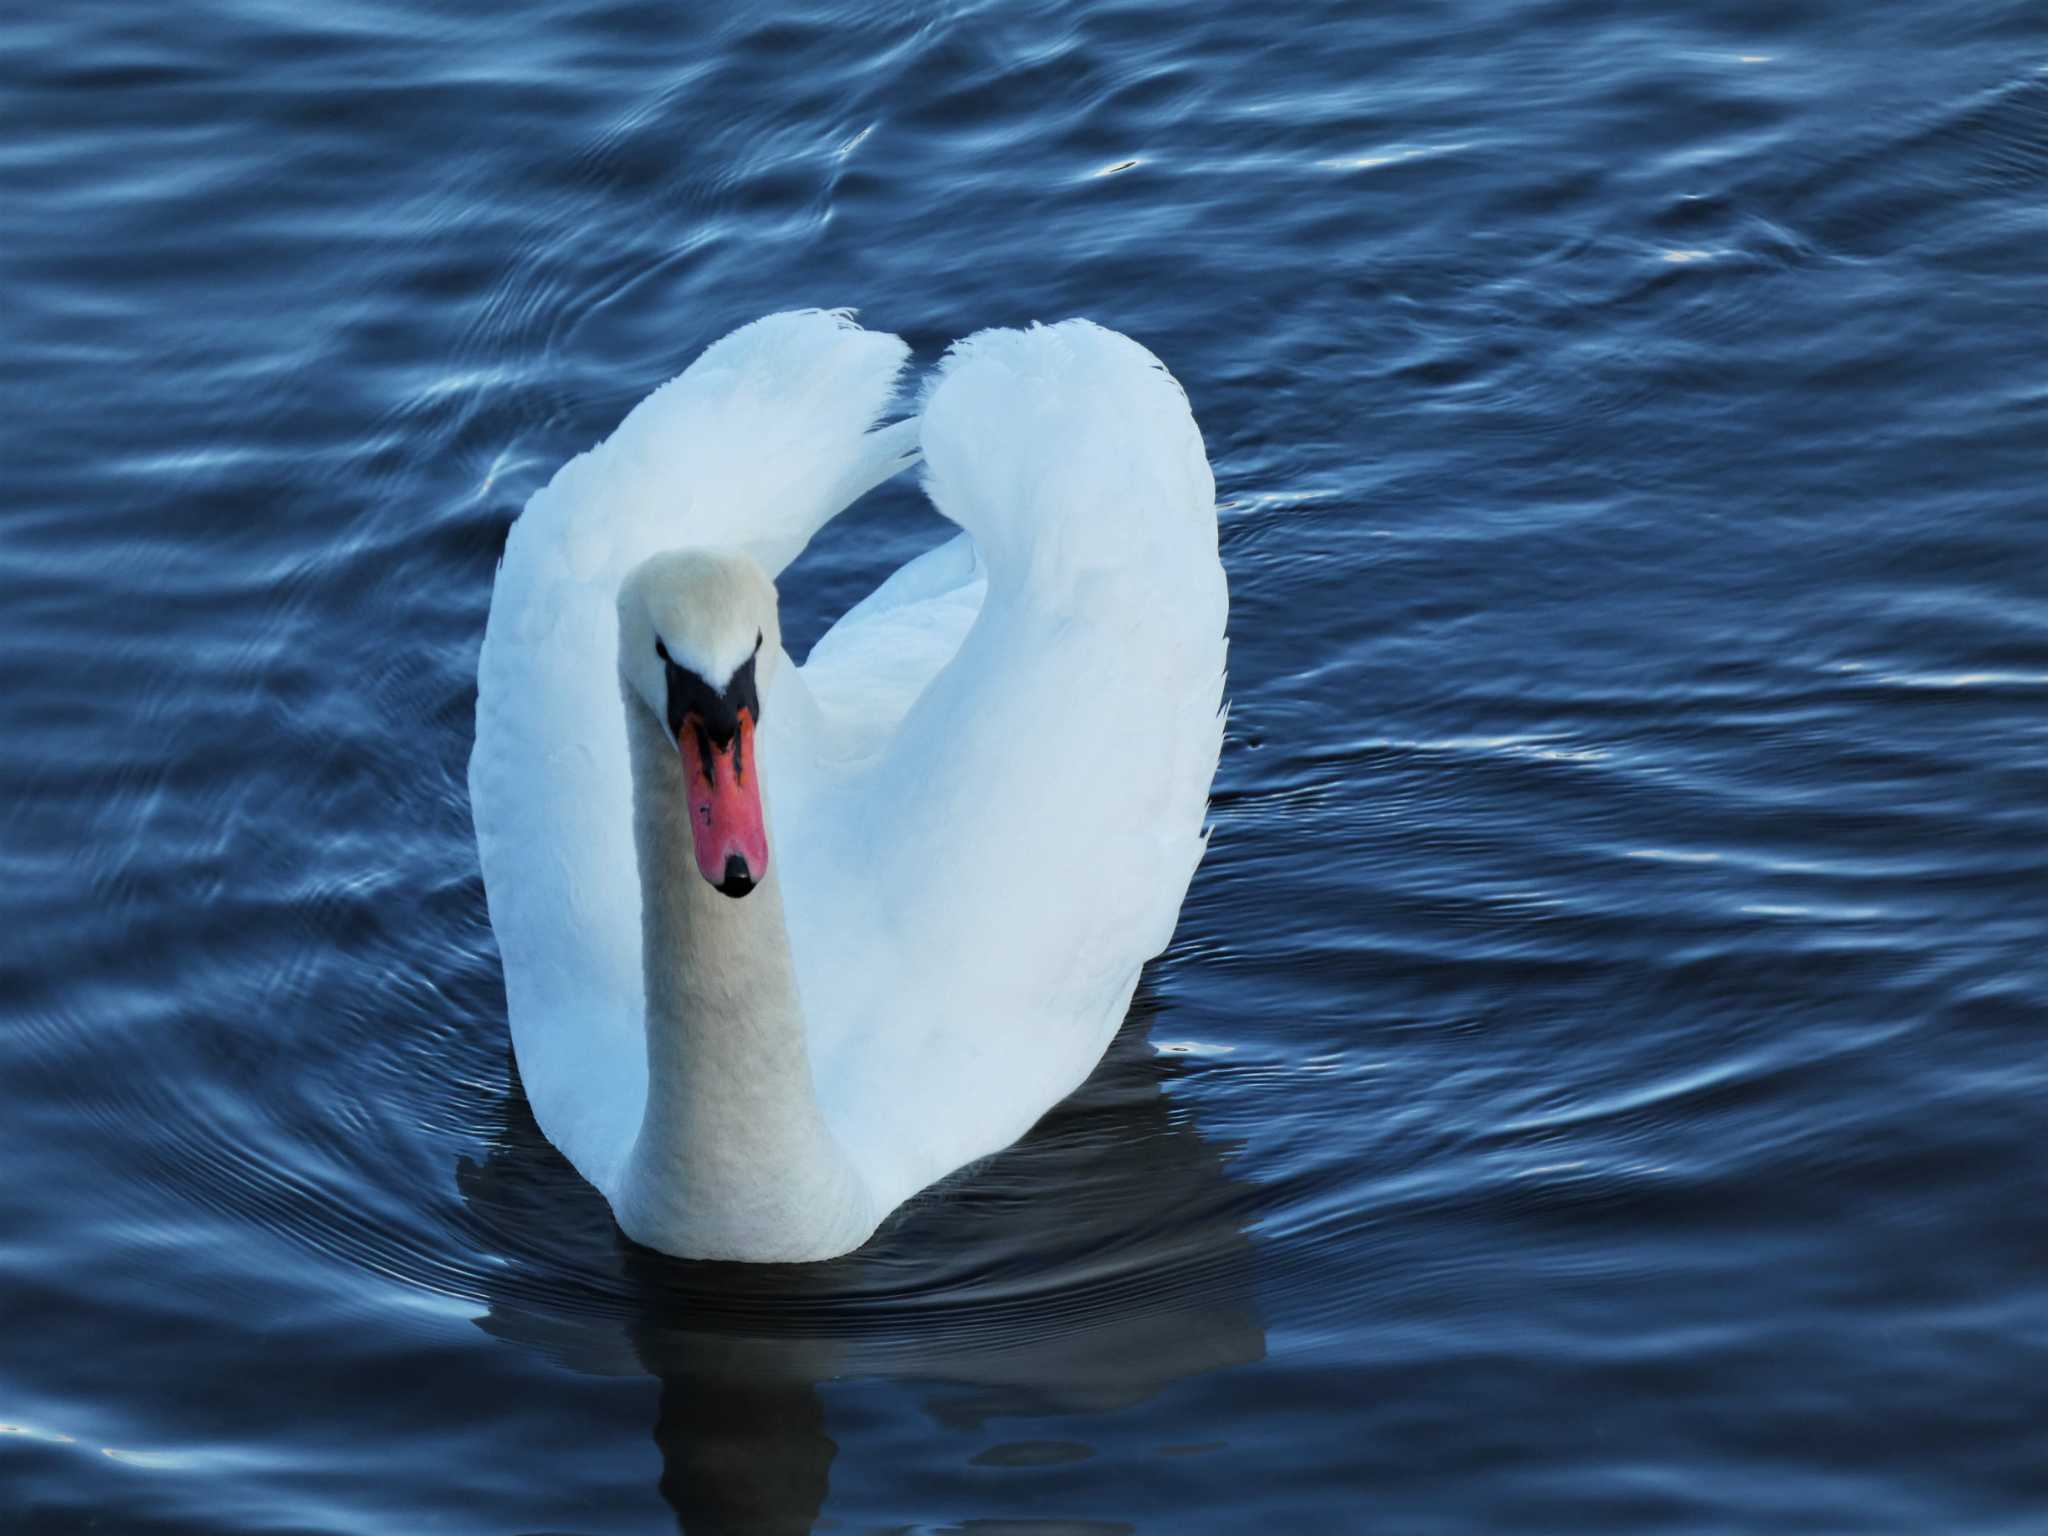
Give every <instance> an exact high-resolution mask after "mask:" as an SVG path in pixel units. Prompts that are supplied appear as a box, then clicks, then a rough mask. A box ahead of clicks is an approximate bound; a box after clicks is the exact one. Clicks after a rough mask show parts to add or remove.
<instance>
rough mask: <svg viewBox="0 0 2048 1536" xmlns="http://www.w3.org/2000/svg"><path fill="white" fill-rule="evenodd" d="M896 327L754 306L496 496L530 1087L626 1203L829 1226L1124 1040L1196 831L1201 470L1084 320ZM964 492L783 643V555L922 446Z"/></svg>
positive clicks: (1153, 372)
mask: <svg viewBox="0 0 2048 1536" xmlns="http://www.w3.org/2000/svg"><path fill="white" fill-rule="evenodd" d="M907 354H908V349H907V348H906V347H905V346H904V344H903V343H902V342H901V341H899V340H898V339H897V338H895V337H893V336H888V335H883V334H879V333H876V332H870V331H866V330H863V329H862V328H860V327H859V326H858V325H856V324H855V323H854V322H853V320H852V318H851V316H850V315H847V314H841V313H827V312H819V311H807V312H803V313H796V314H782V315H771V316H769V317H768V318H766V319H764V320H759V321H756V322H754V323H753V324H752V325H749V326H746V327H743V328H742V329H740V330H738V331H736V332H734V333H733V334H732V335H730V336H727V337H726V338H725V339H724V340H722V341H720V342H718V343H717V344H715V345H714V346H712V347H711V348H709V349H708V350H707V351H706V352H705V353H704V354H703V356H701V357H700V358H699V359H698V360H697V361H696V363H694V364H693V365H692V366H691V367H690V368H689V369H688V370H687V371H685V372H684V373H683V374H682V375H681V376H680V377H678V378H676V379H674V380H672V381H671V382H670V383H668V384H666V385H664V386H663V387H662V388H661V389H659V390H657V391H655V393H654V394H652V395H651V396H649V397H648V398H647V399H646V400H644V401H642V402H641V403H640V405H638V406H637V407H636V408H635V409H634V410H633V411H632V412H631V413H630V414H629V415H628V416H627V417H626V419H625V421H624V422H623V423H621V425H620V426H619V428H618V430H617V431H615V432H614V433H613V434H612V436H611V437H610V438H608V439H607V440H606V441H605V442H603V443H601V444H599V445H598V446H597V447H596V448H594V449H592V450H591V451H590V452H588V453H585V454H582V455H580V456H579V457H577V458H575V459H573V460H571V461H570V462H569V463H568V464H566V465H564V466H563V467H562V469H561V470H560V471H559V472H558V473H557V474H556V475H555V477H554V479H553V480H552V481H551V482H550V483H549V484H548V485H547V486H546V487H545V488H543V489H542V490H541V491H540V492H538V493H537V494H536V495H535V496H534V497H533V499H532V500H531V501H530V502H529V503H528V504H527V507H526V510H525V512H524V513H523V514H522V515H521V516H520V517H519V519H518V520H517V521H516V522H515V523H514V525H513V527H512V530H511V532H510V534H509V535H508V537H507V540H506V546H505V554H504V558H503V560H502V562H501V563H500V566H499V570H498V575H497V581H496V585H495V588H494V590H493V593H492V598H491V612H490V619H489V622H488V625H487V627H486V631H485V635H484V642H483V649H482V653H481V655H480V657H479V660H478V666H477V685H478V688H477V717H476V745H475V749H474V751H473V752H472V754H471V757H470V765H469V780H470V797H471V802H472V806H473V810H474V815H475V820H476V831H477V843H478V848H479V852H480V856H481V861H482V866H483V874H484V884H485V890H486V894H487V899H488V902H489V906H490V916H491V924H492V927H493V929H494V930H495V931H496V934H497V938H498V945H499V950H500V953H501V956H502V959H503V964H504V970H505V992H506V1003H507V1008H508V1011H509V1013H510V1018H511V1027H512V1039H513V1046H514V1049H515V1051H516V1052H517V1055H518V1059H519V1067H520V1073H521V1076H522V1077H523V1079H524V1081H525V1086H526V1092H527V1096H528V1098H529V1100H530V1101H531V1103H532V1106H533V1111H534V1115H535V1118H536V1119H537V1120H538V1121H539V1123H540V1126H541V1128H542V1130H544V1131H545V1132H546V1133H547V1135H548V1138H549V1139H550V1140H551V1141H553V1142H554V1143H555V1145H556V1146H558V1147H559V1148H560V1149H561V1150H562V1152H563V1153H564V1154H565V1155H566V1156H567V1157H568V1158H569V1160H570V1161H571V1162H572V1163H573V1164H575V1166H576V1168H577V1169H578V1171H579V1172H581V1173H582V1174H583V1176H584V1177H585V1178H587V1179H588V1180H589V1181H590V1182H591V1183H592V1184H594V1185H595V1186H596V1187H597V1188H598V1189H599V1190H600V1191H602V1192H603V1194H604V1195H605V1197H606V1198H607V1200H609V1201H610V1203H611V1206H612V1210H613V1213H614V1214H615V1215H616V1216H617V1218H618V1221H619V1225H620V1226H621V1227H622V1228H623V1229H624V1231H625V1232H626V1234H627V1235H628V1236H630V1237H632V1238H633V1239H635V1240H636V1241H638V1242H641V1243H644V1244H647V1245H648V1246H651V1247H654V1248H659V1249H662V1250H665V1251H667V1252H670V1253H675V1254H680V1255H685V1256H689V1257H696V1258H722V1259H741V1260H750V1261H770V1260H811V1259H823V1258H830V1257H833V1256H836V1255H838V1254H842V1253H846V1252H849V1251H851V1250H853V1249H854V1248H857V1247H859V1246H860V1245H861V1244H862V1243H863V1242H865V1241H866V1240H867V1238H868V1237H869V1236H870V1235H871V1234H872V1233H873V1232H874V1230H875V1228H876V1226H877V1225H878V1224H879V1223H880V1222H881V1220H882V1219H883V1218H884V1217H885V1216H887V1215H888V1214H889V1212H890V1211H891V1210H893V1209H894V1208H895V1207H896V1206H897V1205H899V1204H901V1203H902V1202H903V1201H904V1200H905V1199H907V1198H908V1197H909V1196H911V1195H912V1194H915V1193H916V1192H917V1191H918V1190H920V1189H922V1188H923V1187H925V1186H926V1185H927V1184H930V1183H932V1182H933V1181H934V1180H937V1179H939V1178H942V1177H943V1176H944V1175H946V1174H947V1173H949V1172H951V1171H952V1170H954V1169H956V1168H958V1167H960V1166H961V1165H962V1164H965V1163H968V1162H971V1161H973V1160H974V1159H976V1158H979V1157H982V1156H985V1155H987V1154H989V1153H991V1152H995V1151H997V1150H999V1149H1000V1148H1002V1147H1004V1146H1006V1145H1008V1144H1009V1143H1010V1142H1012V1141H1014V1140H1016V1139H1017V1138H1018V1137H1019V1136H1021V1135H1022V1134H1023V1133H1024V1132H1025V1131H1026V1130H1028V1129H1029V1128H1030V1127H1031V1125H1032V1123H1033V1122H1034V1121H1036V1120H1037V1119H1038V1118H1039V1116H1040V1115H1041V1114H1042V1113H1044V1111H1045V1110H1047V1109H1048V1108H1050V1107H1051V1106H1052V1105H1053V1104H1054V1103H1056V1102H1057V1101H1058V1100H1060V1099H1061V1098H1063V1097H1064V1096H1065V1095H1066V1094H1068V1093H1069V1092H1071V1091H1072V1090H1073V1089H1074V1088H1075V1087H1076V1086H1078V1085H1079V1084H1080V1082H1081V1081H1082V1080H1083V1079H1084V1078H1085V1077H1086V1076H1087V1075H1088V1073H1089V1072H1090V1070H1091V1069H1092V1068H1093V1067H1094V1065H1095V1063H1096V1061H1097V1060H1098V1059H1099V1058H1100V1057H1101V1055H1102V1053H1103V1051H1104V1049H1105V1048H1106V1047H1107V1045H1108V1043H1109V1041H1110V1039H1111V1037H1112V1036H1113V1035H1114V1034H1115V1032H1116V1028H1117V1024H1118V1022H1119V1020H1120V1019H1121V1018H1122V1017H1123V1014H1124V1011H1125V1009H1126V1008H1127V1006H1128V1005H1129V1002H1130V999H1131V995H1132V991H1133V989H1134V987H1135V986H1136V984H1137V979H1138V970H1139V967H1140V965H1142V964H1143V962H1144V961H1145V960H1146V959H1148V958H1149V957H1150V956H1152V955H1154V954H1156V953H1158V952H1159V950H1161V949H1162V948H1164V947H1165V945H1166V942H1167V940H1168V939H1169V938H1170V937H1171V935H1172V931H1173V925H1174V921H1175V918H1176V916H1177V914H1178V912H1179V909H1180V903H1181V898H1182V897H1183V895H1184V894H1185V893H1186V890H1187V886H1188V882H1189V880H1190V878H1191V877H1192V876H1193V873H1194V869H1195V865H1196V863H1197V862H1198V861H1199V860H1200V858H1201V855H1202V851H1203V848H1204V846H1205V843H1206V834H1205V832H1204V830H1203V819H1204V816H1205V813H1206V808H1207V802H1208V791H1209V784H1210V780H1211V779H1212V777H1213V776H1214V773H1215V768H1216V760H1217V754H1218V751H1219V749H1220V746H1221V740H1222V721H1221V709H1220V703H1221V695H1222V686H1223V659H1224V623H1225V618H1226V613H1227V596H1226V593H1225V586H1224V577H1223V570H1222V566H1221V564H1220V563H1219V561H1218V559H1217V553H1216V514H1215V487H1214V482H1213V480H1212V478H1211V476H1210V472H1209V465H1208V461H1207V459H1206V458H1205V457H1204V455H1203V451H1202V442H1201V437H1200V434H1199V433H1198V432H1197V430H1196V428H1195V423H1194V419H1193V417H1192V416H1191V415H1190V414H1189V411H1188V406H1187V400H1186V397H1185V396H1184V395H1183V394H1182V392H1181V390H1180V387H1179V385H1178V384H1176V383H1175V382H1174V380H1173V378H1172V376H1171V375H1169V374H1168V373H1167V372H1166V370H1165V369H1164V368H1163V367H1162V366H1161V365H1160V364H1159V362H1158V361H1157V360H1156V359H1155V358H1153V357H1152V355H1151V354H1150V353H1148V352H1146V351H1145V350H1144V349H1143V348H1142V347H1140V346H1138V345H1137V344H1136V343H1135V342H1132V341H1130V340H1128V339H1127V338H1125V337H1122V336H1119V335H1117V334H1116V333H1114V332H1112V331H1107V330H1104V329H1101V328H1100V327H1098V326H1095V325H1092V324H1089V323H1087V322H1085V321H1068V322H1065V323H1064V324H1061V325H1057V326H1051V327H1036V326H1035V327H1033V328H1032V329H1030V330H1028V331H1005V330H998V331H984V332H981V333H980V334H978V335H975V336H973V337H970V338H969V339H968V340H966V341H963V342H961V343H959V344H957V345H956V346H955V347H954V348H953V349H952V350H951V352H949V353H948V354H947V356H946V358H945V359H944V361H943V362H942V363H941V364H940V366H939V368H938V370H937V375H936V378H935V380H934V382H933V384H932V387H931V388H930V389H929V391H928V392H927V394H926V396H925V400H924V407H923V412H922V415H921V417H919V418H914V419H912V420H909V421H902V422H898V423H895V424H893V425H890V426H885V427H880V428H877V427H876V426H875V423H876V421H877V420H878V418H879V417H880V416H881V415H882V414H883V412H884V411H885V409H886V408H887V407H888V405H889V403H890V401H891V399H892V398H893V396H894V395H895V392H896V388H897V376H898V374H899V373H900V371H901V369H902V367H903V364H904V361H905V359H906V357H907ZM920 448H921V451H922V456H923V459H924V462H925V476H926V479H925V484H926V489H927V491H928V493H929V494H930V496H931V498H932V500H933V502H934V503H935V504H936V505H937V507H938V509H939V510H940V512H942V513H943V514H944V515H945V516H946V517H948V518H950V519H951V520H952V521H953V522H954V523H956V524H958V525H959V526H960V528H961V529H962V530H963V532H962V533H960V534H959V535H957V536H956V537H955V538H953V539H952V540H951V541H950V542H948V543H945V544H942V545H940V546H939V547H938V548H936V549H934V550H932V551H930V552H929V553H927V554H925V555H923V556H920V557H919V558H917V559H915V560H912V561H911V562H909V563H908V564H907V565H905V566H904V567H903V568H902V569H901V570H899V571H897V572H896V573H895V574H894V575H893V576H891V577H890V578H889V579H888V580H887V581H885V582H883V583H882V585H881V586H880V587H878V588H877V589H876V590H875V591H874V592H873V593H871V594H870V595H869V596H868V597H867V598H865V599H864V600H863V601H862V602H860V603H859V604H858V605H856V606H855V607H854V608H853V609H852V611H850V612H849V613H847V614H846V615H845V616H844V617H842V618H841V619H840V620H839V622H838V623H837V624H836V625H835V626H834V627H833V628H832V629H831V631H830V632H829V633H827V634H826V635H825V637H824V638H823V639H821V640H820V641H819V642H818V644H817V645H816V647H815V648H814V649H813V650H812V652H811V655H810V657H809V659H808V661H807V662H806V663H805V664H804V665H803V666H801V667H799V666H797V665H795V664H794V663H793V662H792V661H791V660H790V658H789V657H788V656H787V655H786V654H785V653H784V651H783V649H782V643H781V630H780V627H779V625H778V623H777V610H776V590H775V586H774V580H773V578H774V577H775V576H776V575H777V574H779V573H780V572H781V570H782V569H783V567H785V566H786V565H787V564H788V563H789V562H790V561H791V560H793V559H794V558H795V557H796V555H797V554H798V552H799V551H801V550H802V548H803V547H804V545H805V543H806V542H807V541H808V540H809V539H810V537H811V535H812V534H813V533H815V532H816V531H817V530H818V529H819V528H820V527H821V526H823V525H824V523H825V522H826V521H827V520H828V519H830V518H831V517H833V516H834V515H836V514H837V513H838V512H840V511H841V510H842V509H844V508H845V507H846V506H848V505H849V504H851V503H852V502H853V501H854V500H855V499H856V498H858V497H859V496H861V495H862V494H863V493H865V492H866V491H868V490H869V489H871V488H873V487H874V486H876V485H878V484H880V483H881V482H882V481H884V480H886V479H888V478H889V477H890V476H892V475H894V474H896V473H898V472H900V471H901V470H903V469H905V468H907V467H908V466H909V465H910V464H912V463H913V462H915V461H916V459H917V458H918V456H919V452H920Z"/></svg>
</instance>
